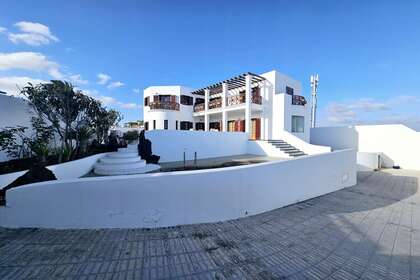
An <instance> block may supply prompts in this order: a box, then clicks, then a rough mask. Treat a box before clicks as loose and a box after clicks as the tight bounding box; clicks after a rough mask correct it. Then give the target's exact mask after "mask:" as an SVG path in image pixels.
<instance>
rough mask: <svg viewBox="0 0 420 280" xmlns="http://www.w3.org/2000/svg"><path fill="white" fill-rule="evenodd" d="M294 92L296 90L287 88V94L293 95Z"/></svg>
mask: <svg viewBox="0 0 420 280" xmlns="http://www.w3.org/2000/svg"><path fill="white" fill-rule="evenodd" d="M294 91H295V90H294V89H293V88H292V87H289V86H286V93H287V94H290V95H293V94H294Z"/></svg>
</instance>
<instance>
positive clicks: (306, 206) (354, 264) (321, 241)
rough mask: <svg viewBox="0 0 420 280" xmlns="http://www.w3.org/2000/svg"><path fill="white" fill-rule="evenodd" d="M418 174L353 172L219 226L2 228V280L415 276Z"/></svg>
mask: <svg viewBox="0 0 420 280" xmlns="http://www.w3.org/2000/svg"><path fill="white" fill-rule="evenodd" d="M419 178H420V172H419V171H406V170H385V171H381V172H367V173H359V176H358V185H357V186H354V187H350V188H347V189H344V190H340V191H337V192H334V193H331V194H328V195H324V196H322V197H317V198H314V199H311V200H307V201H305V202H302V203H298V204H294V205H291V206H289V207H284V208H280V209H276V210H273V211H270V212H267V213H264V214H260V215H256V216H252V217H248V218H243V219H238V220H233V221H227V222H222V223H213V224H201V225H191V226H180V227H172V228H165V229H153V230H147V229H115V230H110V229H108V230H44V229H4V228H3V229H1V228H0V279H28V278H31V279H48V278H53V279H64V278H67V279H163V278H178V279H375V280H376V279H420V195H419V190H418V187H419V185H418V180H419ZM262 183H263V182H262Z"/></svg>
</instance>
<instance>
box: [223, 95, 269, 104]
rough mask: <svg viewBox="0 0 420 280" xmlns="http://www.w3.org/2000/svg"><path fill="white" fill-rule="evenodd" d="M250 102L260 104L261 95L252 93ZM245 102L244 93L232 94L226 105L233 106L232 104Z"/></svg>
mask: <svg viewBox="0 0 420 280" xmlns="http://www.w3.org/2000/svg"><path fill="white" fill-rule="evenodd" d="M251 100H252V103H254V104H259V105H261V104H262V96H261V95H257V94H253V95H252V98H251ZM243 103H245V95H243V94H241V95H234V96H229V97H228V99H227V105H228V106H234V105H238V104H243Z"/></svg>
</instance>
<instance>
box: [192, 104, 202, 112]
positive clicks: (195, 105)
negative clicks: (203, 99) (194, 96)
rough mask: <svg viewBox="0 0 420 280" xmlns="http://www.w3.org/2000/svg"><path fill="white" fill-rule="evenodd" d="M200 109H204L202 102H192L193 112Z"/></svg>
mask: <svg viewBox="0 0 420 280" xmlns="http://www.w3.org/2000/svg"><path fill="white" fill-rule="evenodd" d="M201 111H204V103H196V104H194V112H201Z"/></svg>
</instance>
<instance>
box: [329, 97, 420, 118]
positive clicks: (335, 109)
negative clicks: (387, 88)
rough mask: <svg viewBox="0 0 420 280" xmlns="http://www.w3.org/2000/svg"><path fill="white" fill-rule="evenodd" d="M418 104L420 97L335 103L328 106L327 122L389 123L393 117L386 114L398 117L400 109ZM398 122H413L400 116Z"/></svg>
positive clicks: (363, 99) (364, 99) (368, 99)
mask: <svg viewBox="0 0 420 280" xmlns="http://www.w3.org/2000/svg"><path fill="white" fill-rule="evenodd" d="M416 102H420V97H418V96H412V95H396V96H394V97H392V98H389V99H386V100H384V101H377V100H374V99H372V98H362V99H358V100H353V101H348V102H341V103H335V102H334V103H330V104H328V105H327V106H326V121H327V122H329V123H333V124H362V123H383V122H385V123H389V122H392V119H393V117H389V116H387V115H384V113H385V112H388V113H387V114H388V115H390V116H397V111H398V109H399V107H401V106H402V107H405V106H406V105H407V104H413V103H416ZM398 120H399V121H400V122H403V120H406V121H412V120H411V119H410V120H409V119H408V118H407V117H406V116H400V115H399V116H398Z"/></svg>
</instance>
